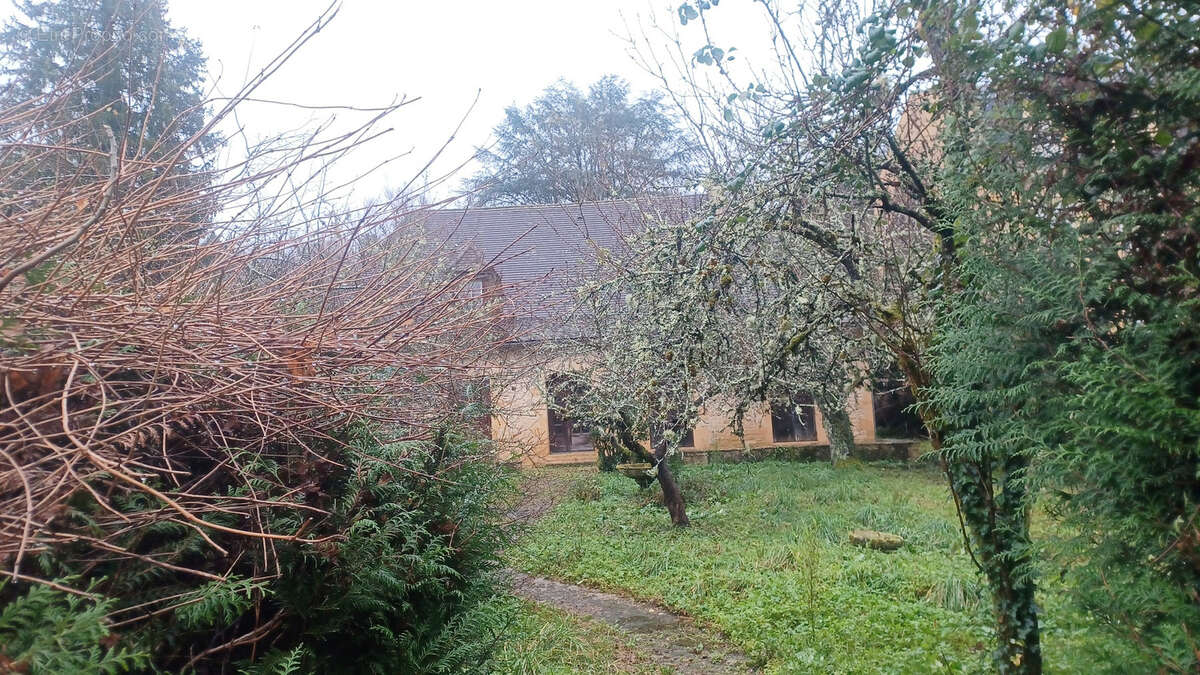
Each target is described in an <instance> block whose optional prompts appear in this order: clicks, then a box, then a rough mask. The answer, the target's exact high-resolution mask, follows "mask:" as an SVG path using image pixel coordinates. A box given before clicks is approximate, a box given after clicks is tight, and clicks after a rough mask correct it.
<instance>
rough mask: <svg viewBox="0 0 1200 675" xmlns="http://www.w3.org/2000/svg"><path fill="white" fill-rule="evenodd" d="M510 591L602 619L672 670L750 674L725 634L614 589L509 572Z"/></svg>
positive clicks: (595, 618)
mask: <svg viewBox="0 0 1200 675" xmlns="http://www.w3.org/2000/svg"><path fill="white" fill-rule="evenodd" d="M510 574H511V583H512V588H513V592H514V593H516V594H517V595H518V596H520V597H523V598H525V599H527V600H532V601H533V602H538V603H541V604H544V605H549V606H550V607H554V608H557V609H559V610H562V611H564V612H567V613H570V614H573V615H575V616H579V617H583V618H586V619H590V620H593V621H602V622H604V623H607V624H609V625H611V626H615V627H616V628H618V629H620V630H623V631H625V632H627V633H629V634H630V635H631V636H633V637H634V639H635V641H636V642H637V646H638V648H639V650H641V651H643V652H644V653H646V654H648V655H649V656H650V657H651V660H652V661H653V662H654V663H655V664H657V665H659V666H662V667H664V668H668V669H670V670H671V671H673V672H676V673H684V674H688V675H691V674H693V673H695V674H699V673H747V672H753V669H752V668H751V667H750V664H749V659H747V658H746V656H745V655H743V654H741V653H739V652H737V651H736V650H733V649H730V648H729V647H727V646H725V640H724V638H723V637H722V636H721V635H720V634H718V633H715V632H712V631H706V630H704V629H702V628H700V627H698V626H696V624H695V623H694V622H693V621H692V619H691V618H689V617H686V616H679V615H678V614H673V613H671V612H668V611H666V610H664V609H662V608H659V607H655V606H654V605H651V604H648V603H643V602H637V601H636V600H630V599H629V598H626V597H623V596H620V595H616V594H615V593H603V592H601V591H595V590H592V589H590V588H585V587H583V586H576V585H574V584H567V583H563V582H561V581H554V580H552V579H543V578H541V577H533V576H529V575H527V574H522V573H520V572H511V573H510Z"/></svg>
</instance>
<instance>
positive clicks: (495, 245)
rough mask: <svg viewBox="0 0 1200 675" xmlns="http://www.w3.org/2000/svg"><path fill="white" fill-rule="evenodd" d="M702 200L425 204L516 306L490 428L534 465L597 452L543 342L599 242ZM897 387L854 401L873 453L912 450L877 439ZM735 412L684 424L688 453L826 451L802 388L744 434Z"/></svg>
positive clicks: (852, 410)
mask: <svg viewBox="0 0 1200 675" xmlns="http://www.w3.org/2000/svg"><path fill="white" fill-rule="evenodd" d="M700 203H701V198H699V197H695V196H674V197H654V198H650V199H638V200H617V201H601V202H586V203H580V204H558V205H538V206H503V207H485V208H470V209H438V210H430V211H428V212H426V213H425V214H424V216H423V217H424V220H425V224H426V230H427V231H429V232H434V233H438V236H443V237H445V238H446V240H447V241H448V242H449V243H450V246H449V247H448V248H450V249H452V250H454V251H455V255H456V256H457V262H456V263H455V264H456V265H457V266H458V267H459V268H461V271H462V272H464V273H471V274H473V275H475V276H476V278H477V279H479V280H480V282H479V292H480V293H481V294H484V295H489V294H490V295H492V296H504V305H505V308H506V312H508V313H511V314H512V315H513V316H511V318H509V319H508V321H509V328H510V330H512V332H513V338H514V339H513V341H512V343H511V345H510V347H509V348H508V350H507V352H506V353H505V354H504V355H502V357H501V358H500V359H498V360H499V364H498V365H497V367H496V368H497V369H496V372H497V376H496V377H495V378H493V379H492V380H491V382H492V384H491V387H490V392H489V395H490V398H491V399H492V401H491V403H492V409H493V410H494V414H493V415H492V417H491V419H490V424H489V425H488V433H489V434H490V436H491V437H492V439H493V440H494V441H496V442H497V443H498V444H499V445H500V447H501V448H502V450H503V451H504V452H506V453H508V454H509V455H510V456H512V457H514V458H519V459H520V460H521V461H522V462H523V463H525V464H527V465H547V464H576V463H590V462H593V461H595V458H596V455H595V450H594V448H593V446H592V441H591V437H590V434H589V429H588V428H587V427H586V425H583V424H580V423H578V422H577V421H574V420H571V419H569V418H565V417H564V416H563V415H561V414H560V413H558V412H557V411H556V410H553V409H551V408H549V407H548V406H547V405H546V399H545V391H546V390H547V384H548V383H550V384H551V385H552V384H553V381H554V378H555V375H556V374H557V373H562V372H566V371H569V370H570V369H572V367H573V366H574V367H578V366H579V364H578V363H575V364H572V363H571V361H570V360H569V359H567V358H561V357H555V356H553V353H554V350H553V349H552V348H551V349H549V350H547V349H544V347H546V346H547V345H550V346H551V347H552V345H553V343H554V340H556V339H561V335H560V334H559V331H560V329H561V328H562V326H563V325H564V323H565V321H564V318H563V317H565V316H566V315H567V314H568V313H569V312H570V311H571V309H572V307H571V299H572V295H571V290H572V287H573V285H574V284H575V283H577V280H578V279H580V278H581V277H582V275H586V274H588V271H589V270H590V269H592V263H593V262H594V260H595V256H596V254H597V252H598V251H600V250H602V249H603V250H608V251H619V250H621V249H622V248H623V247H624V242H625V241H626V237H627V236H629V235H630V234H632V233H634V232H636V231H638V230H639V229H640V228H642V227H643V226H644V225H645V223H647V222H650V220H651V219H658V220H659V222H663V221H664V220H665V221H673V222H679V221H681V220H684V219H687V218H688V217H689V215H690V214H692V213H694V212H695V210H696V209H697V208H698V207H699V205H700ZM539 347H540V348H541V349H539ZM546 354H549V356H546ZM894 396H895V392H889V398H879V397H876V396H873V395H872V393H871V392H870V391H868V390H866V389H862V390H860V391H858V392H856V393H855V395H854V396H853V397H852V400H851V401H849V402H848V403H849V404H848V412H849V414H850V418H851V422H852V426H853V430H854V437H855V441H856V442H857V443H858V444H862V445H865V446H867V447H868V449H870V448H872V447H874V451H873V452H871V455H870V456H881V455H882V456H894V455H897V452H898V453H899V454H900V455H902V454H903V453H904V452H906V447H907V446H905V447H904V448H890V447H885V448H883V450H882V453H881V452H880V447H881V446H882V445H885V444H883V443H881V442H880V439H877V438H876V428H877V409H879V408H880V406H879V405H877V404H879V403H882V404H883V408H884V409H883V410H882V412H883V414H884V415H894V414H895V413H896V408H897V406H895V405H894V402H891V403H889V401H891V400H892V398H894ZM793 404H794V405H793ZM900 409H903V406H900ZM730 420H731V413H730V411H729V410H724V409H721V408H720V407H719V406H709V407H708V408H707V409H705V410H702V411H701V417H700V420H699V423H698V424H697V425H696V427H695V428H694V429H691V430H687V431H685V432H684V442H683V443H682V450H683V451H684V453H685V456H687V455H693V456H704V457H707V456H708V455H707V453H712V452H721V451H742V450H745V449H762V448H781V447H782V448H790V449H794V450H795V451H796V452H798V453H800V454H811V455H815V456H819V455H820V454H821V452H822V451H825V452H826V453H827V451H828V439H827V437H826V435H825V429H824V425H823V424H822V421H821V413H820V411H819V410H818V409H817V407H816V406H815V405H813V403H812V398H811V396H808V395H807V394H806V393H805V392H796V396H795V399H794V401H792V402H790V403H789V402H780V403H777V404H763V405H760V406H758V407H757V408H754V409H751V410H750V411H749V412H748V413H747V414H746V416H745V418H744V423H743V430H744V434H743V437H742V438H739V437H738V436H737V435H736V434H734V432H733V430H732V428H731V427H730ZM743 439H744V445H743Z"/></svg>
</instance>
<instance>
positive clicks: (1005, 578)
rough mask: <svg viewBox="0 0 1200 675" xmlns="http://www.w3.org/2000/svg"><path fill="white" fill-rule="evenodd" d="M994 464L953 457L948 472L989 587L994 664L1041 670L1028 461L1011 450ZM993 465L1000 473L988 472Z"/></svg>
mask: <svg viewBox="0 0 1200 675" xmlns="http://www.w3.org/2000/svg"><path fill="white" fill-rule="evenodd" d="M997 464H1000V463H998V462H991V461H986V460H985V461H983V462H976V461H968V460H957V461H954V462H951V463H950V464H949V466H948V469H949V470H948V471H947V473H948V474H949V476H950V480H951V486H952V487H953V489H954V492H955V495H956V496H957V498H958V501H959V511H960V513H961V514H962V517H963V520H964V521H965V522H966V524H967V527H969V528H970V529H971V532H972V533H974V535H975V537H974V539H975V542H976V548H977V550H976V554H977V555H976V563H977V564H978V565H979V566H980V567H981V568H982V569H983V572H984V574H986V575H987V581H988V586H989V587H990V589H991V592H992V606H993V609H994V610H995V615H996V652H995V655H994V663H995V666H996V670H997V672H1000V673H1020V674H1022V675H1039V674H1040V673H1041V672H1042V645H1041V634H1040V631H1039V628H1038V609H1037V604H1036V603H1035V593H1036V590H1037V588H1036V584H1035V583H1034V580H1033V577H1032V573H1033V570H1032V569H1031V568H1032V566H1033V554H1032V542H1031V541H1030V538H1029V516H1028V510H1027V509H1026V508H1025V490H1024V487H1023V485H1022V484H1021V482H1020V481H1021V474H1022V473H1023V472H1024V470H1025V468H1026V465H1027V464H1028V462H1027V461H1026V460H1025V458H1024V457H1021V456H1010V457H1008V458H1007V459H1005V460H1004V462H1003V463H1002V464H1000V465H997ZM993 468H994V469H995V470H996V471H997V472H999V473H1000V474H1001V475H1000V476H998V477H997V476H994V475H990V474H992V473H993ZM997 482H998V483H999V484H998V485H997V484H995V483H997Z"/></svg>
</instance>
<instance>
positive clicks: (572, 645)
mask: <svg viewBox="0 0 1200 675" xmlns="http://www.w3.org/2000/svg"><path fill="white" fill-rule="evenodd" d="M504 602H506V603H509V604H510V605H511V606H509V607H505V608H503V611H504V613H505V615H506V616H509V617H511V618H512V622H511V623H510V624H508V625H507V626H506V627H505V637H506V638H507V639H506V640H505V641H504V642H502V643H501V644H500V645H499V649H498V652H497V654H496V655H495V658H494V660H493V662H492V663H491V668H492V672H494V673H498V674H499V673H503V674H504V675H532V674H533V673H538V674H539V675H540V674H543V673H545V674H550V673H556V674H557V673H563V674H565V673H639V674H651V673H658V672H659V671H658V669H657V668H655V667H654V666H653V664H651V663H649V662H648V661H647V660H646V659H645V658H643V657H642V655H641V654H640V652H639V650H638V649H637V644H636V642H635V639H634V638H633V637H631V636H629V635H625V634H623V633H621V632H620V631H618V630H617V629H615V628H612V627H611V626H608V625H607V624H603V623H599V622H596V621H589V620H585V619H579V618H576V617H573V616H570V615H568V614H565V613H563V612H559V611H557V610H554V609H549V608H546V607H539V606H537V605H535V604H533V603H531V602H527V601H525V600H520V599H518V598H507V599H505V600H504Z"/></svg>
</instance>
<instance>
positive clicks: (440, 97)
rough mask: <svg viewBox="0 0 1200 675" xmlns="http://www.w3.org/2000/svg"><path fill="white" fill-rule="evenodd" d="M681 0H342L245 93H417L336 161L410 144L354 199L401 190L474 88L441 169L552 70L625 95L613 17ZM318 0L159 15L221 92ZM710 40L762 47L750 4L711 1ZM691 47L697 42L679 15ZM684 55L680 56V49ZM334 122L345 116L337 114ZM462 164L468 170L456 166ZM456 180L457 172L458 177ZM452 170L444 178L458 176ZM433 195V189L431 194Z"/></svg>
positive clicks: (638, 17) (665, 10)
mask: <svg viewBox="0 0 1200 675" xmlns="http://www.w3.org/2000/svg"><path fill="white" fill-rule="evenodd" d="M681 1H682V0H674V1H673V2H664V0H511V1H509V2H499V1H497V0H458V1H440V2H439V1H438V0H344V2H343V4H342V7H341V11H340V13H339V14H338V16H337V17H336V18H335V19H334V21H333V23H332V24H331V25H330V26H329V27H328V28H327V29H325V30H324V31H322V32H321V33H320V34H319V35H317V36H316V37H315V38H314V39H313V40H312V41H311V42H309V44H308V45H306V47H305V48H304V49H303V50H302V51H301V52H300V53H299V54H298V55H297V56H296V57H295V58H293V60H292V61H291V62H290V63H288V64H287V65H286V66H285V67H284V68H283V70H282V71H280V72H279V73H277V74H276V75H275V76H274V77H273V79H272V80H271V81H269V82H268V84H267V85H265V86H264V87H263V88H261V89H260V90H259V91H258V92H256V94H255V96H257V97H260V98H267V99H275V100H283V101H288V102H293V103H302V104H306V105H350V106H360V107H362V106H379V105H385V104H387V103H389V102H390V101H392V99H393V98H399V97H405V96H407V97H409V98H414V97H420V98H421V100H420V101H419V102H417V103H414V104H412V105H410V106H408V107H406V108H404V109H403V110H401V111H400V112H398V113H397V114H396V116H395V117H393V119H392V122H391V124H390V125H388V126H391V127H393V128H394V131H392V132H390V133H389V134H388V135H387V136H385V137H384V138H382V139H379V140H377V141H374V142H373V145H372V147H371V148H370V149H369V150H366V151H364V152H360V153H358V155H357V156H356V157H354V158H352V159H351V160H350V164H349V166H347V167H343V169H344V170H349V169H353V170H356V171H363V170H366V169H367V168H369V167H371V166H374V165H375V164H376V163H378V162H379V161H381V160H383V159H384V158H387V157H391V156H394V155H399V154H401V153H406V152H407V153H411V154H410V155H409V156H408V157H406V158H404V159H401V160H399V161H397V162H396V163H394V164H392V165H389V166H388V167H386V168H385V169H384V170H382V171H380V172H378V173H376V174H375V175H373V176H372V177H370V178H368V179H367V180H365V181H362V182H361V183H360V184H359V186H358V188H357V193H356V196H357V197H360V198H365V197H369V196H371V195H374V194H378V193H380V192H382V191H384V190H385V189H388V188H395V187H399V186H402V185H403V184H404V183H405V182H407V181H408V180H409V178H411V177H412V176H413V174H414V173H416V172H417V171H418V170H419V169H420V167H421V166H423V165H424V164H425V162H426V161H428V159H429V158H430V156H431V155H432V153H434V152H435V151H436V149H437V148H438V147H439V146H440V145H441V144H442V143H443V142H444V141H445V140H446V138H448V136H449V135H450V134H451V132H452V131H453V130H454V128H455V126H456V125H457V124H458V122H459V120H460V119H461V118H462V116H463V115H464V114H465V113H466V112H467V110H468V108H469V107H470V105H471V102H472V100H474V98H475V96H476V94H477V93H478V94H479V103H478V104H477V105H476V107H475V110H474V112H473V113H472V114H471V116H470V117H469V119H468V120H467V123H466V124H465V125H464V126H463V129H462V131H461V133H460V134H459V136H458V140H457V142H456V143H455V144H454V145H453V146H452V147H451V149H450V150H449V151H448V152H447V154H446V155H444V158H443V160H441V161H440V162H439V164H438V165H436V167H437V168H438V169H440V170H441V171H448V170H449V169H450V168H451V167H453V166H456V165H457V164H459V163H461V162H463V161H465V160H467V159H468V158H469V157H470V156H471V155H472V154H473V152H474V149H475V147H477V146H482V145H486V144H488V143H489V142H490V140H489V139H490V132H491V129H492V128H493V127H494V126H495V125H496V124H497V123H498V122H499V121H500V120H501V119H502V117H503V111H504V108H505V107H506V106H508V105H512V104H514V103H516V104H519V105H524V104H525V103H528V102H529V101H531V100H532V99H533V98H535V97H536V96H537V95H538V94H539V93H540V92H541V91H542V90H543V89H544V88H545V87H546V86H548V85H549V84H551V83H552V82H554V81H555V80H556V79H558V78H560V77H562V78H566V79H568V80H571V81H574V82H575V83H576V84H577V85H579V86H580V87H581V88H584V87H586V85H588V84H590V83H591V82H592V81H594V80H596V79H598V78H599V77H600V76H602V75H604V74H606V73H615V74H618V75H620V76H622V77H624V78H625V79H627V80H629V81H630V83H631V84H632V85H633V88H634V90H635V91H640V90H644V89H647V88H650V87H653V86H654V84H655V81H654V80H653V78H651V77H650V76H649V75H648V74H646V73H645V72H643V71H642V70H641V69H640V68H639V66H638V65H637V64H636V63H635V62H634V60H633V59H632V58H631V56H630V55H629V53H628V44H627V42H626V41H625V36H626V35H627V32H628V31H627V29H626V25H629V26H633V27H635V28H636V26H637V25H638V24H639V21H640V22H641V23H643V24H648V23H649V19H650V17H651V16H656V17H657V18H658V20H659V21H660V23H662V24H663V25H665V26H668V27H671V28H672V29H674V27H675V26H677V25H678V23H677V19H676V18H675V8H676V7H678V4H679V2H681ZM328 4H329V3H328V0H171V1H170V5H169V8H170V9H169V13H170V18H171V21H172V23H174V24H175V25H176V26H181V27H183V28H184V29H185V30H186V31H187V32H188V34H189V35H190V36H191V37H193V38H196V39H198V40H200V41H201V43H202V44H203V45H204V49H205V52H206V53H207V54H208V57H209V71H210V76H211V77H212V78H213V79H214V81H215V84H216V87H217V93H218V94H229V93H232V92H233V91H236V90H237V88H238V87H239V86H240V85H241V84H242V83H243V82H244V81H245V80H246V79H247V73H248V72H256V71H257V70H258V69H259V68H260V67H261V66H262V65H263V64H265V63H266V62H267V61H268V60H269V59H270V58H271V57H273V56H274V55H275V54H276V53H278V52H279V51H280V50H281V49H282V48H283V47H284V46H286V45H287V44H288V43H289V42H291V41H292V40H293V39H294V38H295V37H296V36H297V35H298V34H299V33H300V32H301V31H302V30H303V29H304V28H305V27H306V26H307V25H308V24H310V23H311V22H312V21H313V20H314V19H315V17H317V16H318V15H319V14H320V12H321V11H322V10H323V9H325V8H326V7H327V6H328ZM711 16H712V17H713V19H714V26H713V27H714V32H715V33H716V37H718V38H720V39H716V40H714V42H717V43H718V44H719V45H721V46H737V47H738V48H739V50H740V51H739V53H740V54H746V53H751V54H753V50H752V49H751V48H752V47H754V46H755V45H758V46H760V47H761V48H762V49H766V48H768V47H769V44H765V43H766V41H767V40H769V34H768V33H767V32H766V30H765V23H764V19H763V16H762V12H761V8H758V7H754V6H753V3H751V2H750V0H726V1H725V2H723V3H721V4H720V6H718V7H716V8H714V10H713V13H712V14H711ZM683 35H684V37H685V38H686V39H687V40H688V42H687V43H686V46H687V48H688V49H689V50H690V51H694V50H695V49H696V48H697V47H699V46H700V45H701V44H703V40H702V34H701V32H700V30H699V29H698V28H696V27H694V24H689V26H687V27H686V28H684V29H683ZM690 51H689V53H690ZM329 114H330V113H328V112H316V113H314V112H311V111H309V112H300V111H297V110H294V109H288V108H281V107H280V106H266V105H250V106H246V107H245V108H244V109H243V110H242V112H241V115H240V122H241V123H242V124H243V125H244V126H245V127H247V128H248V129H249V130H250V131H251V134H252V136H255V135H256V136H269V135H272V134H274V133H278V132H281V131H286V130H290V129H294V128H297V127H301V126H304V125H305V124H306V123H315V122H317V121H320V120H324V119H326V118H327V117H328V115H329ZM337 114H338V115H339V118H340V119H339V122H338V123H339V124H340V123H348V119H347V118H352V117H353V114H351V113H344V112H339V113H337ZM468 172H469V170H468ZM464 175H465V174H464ZM457 183H458V181H457V179H456V180H454V181H452V184H454V185H457ZM439 192H442V193H443V194H444V193H445V191H444V190H439Z"/></svg>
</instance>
